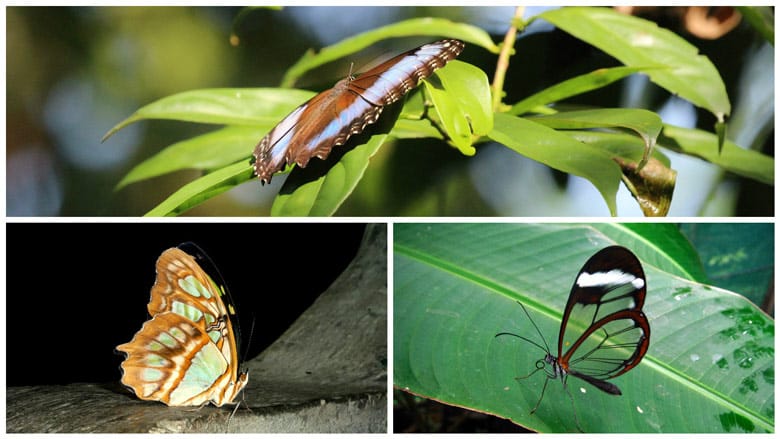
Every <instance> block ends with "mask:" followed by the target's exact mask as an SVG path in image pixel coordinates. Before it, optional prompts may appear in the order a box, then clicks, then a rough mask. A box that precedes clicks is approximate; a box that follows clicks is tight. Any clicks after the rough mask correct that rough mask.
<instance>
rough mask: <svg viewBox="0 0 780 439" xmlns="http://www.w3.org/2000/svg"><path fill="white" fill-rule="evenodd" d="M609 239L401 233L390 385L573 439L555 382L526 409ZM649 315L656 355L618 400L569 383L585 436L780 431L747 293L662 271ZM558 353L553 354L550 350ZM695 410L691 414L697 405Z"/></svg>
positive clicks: (565, 233)
mask: <svg viewBox="0 0 780 439" xmlns="http://www.w3.org/2000/svg"><path fill="white" fill-rule="evenodd" d="M616 243H617V244H624V243H623V242H621V241H617V242H615V241H613V240H611V239H609V238H607V237H605V236H604V235H603V234H601V233H600V232H599V231H597V230H595V229H593V228H591V227H587V226H580V225H571V224H569V225H566V224H561V225H556V224H542V225H532V224H506V223H505V224H487V223H472V224H454V223H449V224H446V223H445V224H396V225H395V226H394V264H393V266H394V274H393V284H394V287H395V289H394V292H393V299H394V307H393V339H394V340H393V366H394V373H393V380H394V385H395V387H396V388H399V389H402V390H406V391H408V392H411V393H414V394H417V395H421V396H424V397H426V398H432V399H436V400H438V401H441V402H445V403H447V404H452V405H457V406H461V407H467V408H470V409H473V410H476V411H479V412H484V413H491V414H495V415H497V416H499V417H503V418H508V419H510V420H512V421H513V422H516V423H518V424H521V425H524V426H526V427H528V428H531V429H533V430H537V431H543V432H572V431H576V424H575V422H574V417H573V416H574V415H573V408H572V403H571V401H570V400H569V397H568V396H567V395H566V393H564V391H563V387H562V386H561V384H560V382H559V381H558V380H552V381H551V382H550V383H549V384H548V385H547V388H546V391H545V394H544V399H543V400H542V402H541V404H540V405H539V409H538V410H537V411H536V412H535V413H534V414H530V411H531V409H532V408H533V406H534V404H536V402H537V400H538V398H539V395H540V393H541V390H542V385H543V382H544V381H545V377H544V375H543V374H541V373H537V374H535V375H533V376H531V377H529V378H526V379H520V380H516V379H515V378H516V377H520V376H523V375H526V374H528V373H530V372H531V371H533V370H534V365H535V363H536V361H538V360H540V359H541V358H543V356H544V352H543V351H541V350H540V349H537V348H536V347H534V346H533V345H530V344H528V343H524V342H523V341H522V340H518V339H516V338H514V337H495V335H496V334H498V333H500V332H512V333H515V334H521V335H523V336H525V337H528V338H530V339H532V340H534V341H537V342H538V343H540V344H541V340H540V338H539V335H538V334H537V333H536V331H535V330H534V328H533V326H531V324H530V322H529V321H528V319H527V317H526V316H525V315H524V314H523V312H522V310H521V309H520V306H519V305H517V303H516V301H517V300H520V301H522V302H523V303H524V305H525V306H526V308H527V309H528V312H529V313H530V314H531V316H532V318H533V319H534V321H535V322H536V325H538V327H539V330H540V331H541V333H542V334H543V336H544V338H545V339H546V340H547V343H548V344H550V345H551V348H553V349H554V350H555V351H557V349H556V346H557V343H556V340H557V334H558V329H559V325H560V322H561V318H562V315H561V314H562V310H563V308H564V305H565V303H566V300H567V297H568V294H569V291H570V289H571V285H572V283H573V281H574V277H575V276H576V274H577V272H578V270H579V269H580V268H581V267H582V264H583V263H584V262H585V261H586V260H587V259H588V257H590V256H591V255H592V254H593V253H595V252H596V251H597V250H598V249H601V248H603V247H605V246H608V245H612V244H616ZM642 259H643V261H644V264H643V265H644V269H645V273H646V275H647V286H648V290H647V299H646V302H645V306H644V308H643V309H644V311H645V314H646V315H647V317H648V319H649V321H650V326H651V335H650V348H649V350H648V352H647V355H646V356H645V357H644V359H643V360H642V362H641V363H640V364H639V365H638V366H637V367H635V368H634V369H632V370H631V371H629V372H628V373H627V374H625V375H623V376H620V377H617V378H615V379H614V380H612V382H613V383H615V384H616V385H618V386H619V387H620V389H621V390H622V393H623V394H622V395H621V396H615V395H609V394H606V393H604V392H601V391H599V390H597V389H596V388H594V387H592V386H590V385H589V384H587V383H585V382H584V381H582V380H579V379H577V378H576V377H573V376H570V377H569V379H568V386H569V389H570V391H571V394H572V397H573V400H574V405H575V406H576V411H577V416H578V418H579V420H580V423H581V424H582V426H583V428H584V430H585V431H586V432H592V433H598V432H616V433H617V432H620V433H640V432H664V433H683V432H696V433H714V432H737V433H744V432H773V431H774V321H773V320H772V319H771V318H769V317H768V316H766V315H765V314H763V313H762V312H761V311H760V310H758V309H756V308H755V307H754V306H753V305H752V304H750V303H749V302H748V301H747V300H745V299H744V298H742V297H740V296H738V295H735V294H733V293H731V292H728V291H724V290H719V289H716V288H712V287H710V286H707V285H703V284H699V283H695V282H691V281H688V280H685V279H681V278H680V277H678V276H676V275H673V274H669V273H667V272H665V271H663V270H660V269H658V268H656V267H653V266H652V265H650V264H649V263H647V261H645V260H644V259H645V256H642ZM553 354H554V355H558V353H557V352H554V353H553ZM681 407H682V408H686V407H688V408H695V415H693V416H692V415H691V414H692V413H693V412H691V410H685V409H681Z"/></svg>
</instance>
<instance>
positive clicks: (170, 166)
mask: <svg viewBox="0 0 780 439" xmlns="http://www.w3.org/2000/svg"><path fill="white" fill-rule="evenodd" d="M270 128H271V127H263V128H254V127H244V126H229V127H225V128H221V129H219V130H216V131H213V132H211V133H207V134H203V135H201V136H197V137H193V138H191V139H187V140H183V141H181V142H176V143H174V144H173V145H171V146H169V147H167V148H165V149H163V150H162V151H160V152H158V153H157V154H155V155H153V156H152V157H149V158H148V159H146V160H144V161H143V162H141V163H140V164H138V165H137V166H135V167H134V168H133V169H131V170H130V172H128V173H127V175H125V177H124V178H123V179H122V181H120V182H119V183H118V184H117V187H116V189H117V190H119V189H121V188H123V187H125V186H127V185H128V184H131V183H136V182H138V181H142V180H146V179H148V178H152V177H157V176H159V175H163V174H167V173H170V172H174V171H179V170H182V169H200V170H204V171H209V170H213V169H217V168H220V167H223V166H226V165H229V164H231V163H235V162H237V161H239V160H241V159H244V158H247V159H248V158H249V156H250V155H251V154H252V146H253V145H254V144H256V143H257V142H258V141H259V140H260V139H261V138H262V137H263V135H264V134H265V133H266V132H267V131H268V130H269V129H270Z"/></svg>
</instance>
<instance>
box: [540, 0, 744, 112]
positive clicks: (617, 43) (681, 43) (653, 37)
mask: <svg viewBox="0 0 780 439" xmlns="http://www.w3.org/2000/svg"><path fill="white" fill-rule="evenodd" d="M539 17H540V18H543V19H545V20H547V21H549V22H551V23H553V24H554V25H555V26H557V27H558V28H560V29H561V30H563V31H565V32H568V33H570V34H572V35H574V36H575V37H577V38H579V39H581V40H583V41H585V42H587V43H589V44H591V45H593V46H595V47H598V48H599V49H601V50H603V51H604V52H606V53H608V54H610V55H612V56H613V57H615V58H617V59H618V60H619V61H620V62H622V63H623V64H625V65H626V66H630V67H638V66H651V65H652V66H658V65H665V66H668V67H670V68H669V69H653V70H647V71H646V72H645V73H647V75H648V76H649V77H650V80H651V81H653V82H654V83H656V84H658V85H660V86H661V87H663V88H665V89H667V90H668V91H669V92H671V93H673V94H676V95H679V96H680V97H682V98H683V99H687V100H688V101H690V102H692V103H693V104H694V105H696V106H699V107H702V108H704V109H707V110H709V111H710V112H712V113H713V114H715V116H716V117H717V118H718V120H723V118H724V117H725V116H727V115H728V114H729V113H730V112H731V104H730V103H729V98H728V95H727V94H726V86H725V84H724V83H723V79H721V77H720V74H719V73H718V70H717V69H716V68H715V66H714V65H713V64H712V62H710V60H709V59H708V58H707V57H705V56H703V55H699V50H698V49H697V48H696V47H695V46H693V45H691V44H690V43H688V42H687V41H685V40H684V39H683V38H682V37H680V36H679V35H677V34H675V33H674V32H671V31H669V30H667V29H662V28H659V27H658V25H656V24H655V23H653V22H651V21H647V20H643V19H641V18H637V17H632V16H629V15H623V14H619V13H617V12H615V11H614V10H612V9H608V8H579V7H577V8H561V9H555V10H551V11H546V12H544V13H543V14H541V15H540V16H539Z"/></svg>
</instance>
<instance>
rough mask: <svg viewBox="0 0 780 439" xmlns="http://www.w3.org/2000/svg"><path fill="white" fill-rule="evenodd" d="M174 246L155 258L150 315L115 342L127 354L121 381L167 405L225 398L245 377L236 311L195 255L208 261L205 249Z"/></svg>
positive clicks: (235, 391) (231, 396)
mask: <svg viewBox="0 0 780 439" xmlns="http://www.w3.org/2000/svg"><path fill="white" fill-rule="evenodd" d="M179 247H180V248H170V249H168V250H165V251H164V252H163V253H162V254H161V255H160V257H159V259H157V279H156V280H155V283H154V286H153V287H152V293H151V300H150V302H149V305H148V306H147V308H148V310H149V314H150V315H151V317H152V318H151V320H148V321H147V322H146V323H144V325H143V327H141V330H140V331H138V332H137V333H136V334H135V336H134V337H133V339H132V340H131V341H130V342H129V343H125V344H121V345H119V346H117V347H116V349H117V350H118V351H121V352H124V353H125V354H126V358H125V360H124V361H123V362H122V384H124V385H125V386H127V387H129V388H130V389H132V390H133V392H135V394H136V395H137V396H138V397H139V398H140V399H143V400H149V401H160V402H163V403H165V404H167V405H169V406H195V405H204V404H206V403H209V402H211V403H212V404H214V405H216V406H222V405H223V404H230V403H232V402H233V400H234V399H235V397H236V395H238V393H239V392H240V391H241V390H242V389H243V388H244V386H246V384H247V381H248V380H249V375H248V373H247V372H241V373H239V371H238V352H237V348H236V337H235V334H234V332H233V326H232V324H231V322H230V315H233V314H235V311H234V309H233V307H232V306H231V305H230V304H229V303H228V306H227V307H226V306H225V302H224V301H223V296H224V295H225V294H226V293H225V290H224V289H223V288H222V287H220V286H218V285H217V284H216V283H215V282H214V281H213V280H212V278H211V277H210V276H209V275H208V274H206V272H205V271H204V270H203V268H201V266H200V265H199V264H198V262H197V261H196V258H200V259H201V260H203V261H207V262H208V261H209V259H208V258H207V257H206V256H205V253H203V251H202V250H200V248H198V247H197V246H196V245H194V244H192V243H186V244H183V245H181V246H179ZM182 249H186V250H187V252H185V251H184V250H182Z"/></svg>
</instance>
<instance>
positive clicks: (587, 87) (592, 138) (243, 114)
mask: <svg viewBox="0 0 780 439" xmlns="http://www.w3.org/2000/svg"><path fill="white" fill-rule="evenodd" d="M535 20H546V21H548V22H550V23H553V24H554V25H555V26H556V27H557V28H559V29H561V30H562V31H565V32H567V33H569V34H571V35H573V36H574V37H576V38H579V39H581V40H582V41H584V42H587V43H588V44H590V45H592V46H594V47H596V48H598V49H600V50H602V51H604V52H605V53H607V54H609V55H611V56H613V57H614V58H616V59H617V60H619V61H620V62H621V63H622V64H623V66H619V67H611V68H601V69H597V70H595V71H593V72H591V73H588V74H585V75H581V76H577V77H574V78H570V79H568V80H565V81H563V82H561V83H558V84H553V85H551V86H549V87H548V88H546V89H545V90H542V91H540V92H538V93H535V94H533V95H532V96H529V97H527V98H525V99H523V100H521V101H519V102H515V103H513V104H511V105H506V104H501V105H497V106H496V105H495V104H494V103H492V102H497V101H494V99H493V98H494V97H495V96H496V95H498V96H503V94H504V90H502V89H499V90H491V88H490V85H489V84H488V79H487V75H486V74H485V73H484V72H483V71H482V70H481V69H479V68H476V67H475V66H472V65H470V64H466V63H463V62H457V61H453V62H451V63H449V64H448V65H447V66H445V67H444V68H442V69H440V70H438V71H437V72H436V74H435V77H434V78H429V80H427V81H424V83H425V86H424V87H420V88H421V89H422V92H421V93H418V94H417V95H412V96H411V97H410V98H409V99H407V101H406V104H405V106H404V109H403V111H401V112H400V113H401V116H400V118H399V119H398V121H397V123H396V124H395V126H394V127H393V128H391V129H387V130H385V131H384V132H381V131H380V128H379V127H375V128H372V129H371V130H370V133H372V134H374V135H373V136H363V137H361V138H360V139H362V142H364V143H363V144H358V143H357V142H358V141H357V140H355V139H353V141H350V142H349V143H348V145H345V146H342V147H339V148H337V149H345V150H346V151H345V153H344V154H342V155H341V159H340V162H339V163H337V162H336V159H335V158H334V157H329V158H328V159H327V163H328V164H329V165H328V166H329V167H328V168H326V169H321V168H320V167H318V170H317V171H316V172H315V171H311V170H310V169H306V170H300V169H294V170H293V171H292V173H293V175H295V174H297V173H301V172H303V173H305V174H306V176H305V178H304V180H306V181H308V183H307V184H301V183H300V181H299V180H298V179H290V181H289V182H286V183H285V185H284V187H282V189H281V190H280V194H279V195H278V196H277V198H276V201H275V203H274V206H273V207H272V214H274V215H291V216H304V215H333V214H336V213H337V212H338V209H339V207H340V206H342V204H343V203H344V202H345V200H347V199H348V198H349V196H350V195H351V194H352V192H353V191H354V189H355V187H357V185H358V183H359V182H360V181H361V180H362V179H363V177H364V176H365V174H366V171H367V170H368V169H369V164H370V162H371V159H372V158H373V157H374V156H375V155H376V154H377V153H378V152H379V150H380V149H381V147H382V145H383V144H384V143H386V142H387V141H389V140H392V139H401V138H427V139H438V140H443V141H446V142H448V143H449V144H450V145H451V146H452V147H454V148H456V149H457V150H458V151H460V153H461V154H463V155H465V156H471V155H473V154H474V153H475V151H476V150H475V147H478V146H479V145H481V144H484V143H485V142H487V141H491V140H492V141H495V142H498V143H500V144H502V145H504V146H505V147H507V148H509V149H511V150H513V151H515V152H517V153H518V154H521V155H523V156H526V157H529V158H531V159H533V160H536V161H539V162H541V163H544V164H545V165H547V166H549V167H551V168H554V169H556V170H559V171H562V172H565V173H568V174H572V175H577V176H581V177H584V178H586V179H587V180H588V181H590V183H592V184H593V185H594V186H595V187H596V189H598V191H599V193H600V194H601V196H602V197H603V199H604V202H605V203H606V205H607V206H608V207H609V211H610V212H611V214H612V215H617V213H618V212H617V206H616V201H615V200H616V193H617V190H618V187H619V185H620V182H621V181H622V182H623V184H625V185H626V187H627V188H628V189H629V190H630V191H631V193H632V195H633V196H634V197H635V198H636V200H637V202H638V203H639V205H640V206H641V207H642V209H643V212H644V213H645V214H646V215H654V216H662V215H665V214H666V213H667V212H668V208H669V204H670V202H671V199H672V196H673V193H674V189H675V183H676V177H677V171H675V170H674V169H673V168H672V167H671V164H670V160H669V158H668V157H667V156H666V155H665V154H664V151H665V150H669V151H675V152H680V153H682V154H686V155H690V156H694V157H697V158H700V159H702V160H706V161H708V162H710V163H712V164H714V165H716V166H718V167H720V168H721V169H723V170H724V171H728V172H731V173H734V174H737V175H739V176H742V177H745V178H749V179H754V180H757V181H759V182H762V183H765V184H769V185H773V184H774V160H773V159H772V158H771V157H768V156H765V155H763V154H761V153H759V152H755V151H751V150H746V149H743V148H741V147H740V146H738V145H736V144H734V143H732V142H729V141H725V140H724V139H723V136H722V134H723V132H724V129H725V120H726V117H727V116H728V115H729V113H730V111H731V104H730V102H729V98H728V96H727V94H726V88H725V85H724V83H723V80H722V79H721V76H720V74H719V72H718V71H717V70H716V69H715V67H714V65H713V64H712V63H711V62H710V60H709V59H708V58H706V57H705V56H703V55H700V54H698V49H697V48H696V47H694V46H692V45H691V44H690V43H688V42H686V41H685V40H684V39H683V38H681V37H680V36H678V35H676V34H674V33H673V32H670V31H668V30H666V29H663V28H659V27H658V26H657V25H656V24H654V23H652V22H649V21H646V20H643V19H640V18H636V17H631V16H625V15H621V14H618V13H616V12H614V11H612V10H610V9H606V8H579V7H575V8H562V9H557V10H550V11H547V12H544V13H543V14H541V15H539V16H537V17H533V18H532V19H530V20H529V21H528V22H518V21H515V22H514V25H515V26H516V28H517V29H520V30H522V29H524V28H525V27H526V26H527V25H528V24H530V23H531V22H533V21H535ZM411 35H439V36H446V37H449V38H458V39H461V40H463V41H465V42H466V43H467V45H472V46H477V47H481V48H483V49H485V50H487V51H489V52H490V53H495V54H498V57H499V62H498V63H497V65H498V66H499V67H498V69H499V71H500V70H501V69H502V68H503V69H506V68H507V67H506V66H508V65H509V57H510V56H511V49H512V48H511V47H499V46H496V45H495V44H493V42H492V41H491V39H490V38H489V36H488V35H487V34H486V33H485V32H484V31H482V30H481V29H479V28H476V27H474V26H471V25H468V24H464V23H456V22H452V21H449V20H445V19H437V18H427V19H411V20H406V21H402V22H398V23H395V24H393V25H389V26H384V27H381V28H378V29H374V30H372V31H369V32H365V33H363V34H359V35H356V36H354V37H351V38H348V39H346V40H344V41H342V42H340V43H336V44H334V45H332V46H329V47H326V48H323V49H322V50H320V51H319V52H317V53H313V52H308V53H306V54H304V56H303V57H302V58H301V59H300V60H299V61H298V62H297V63H296V64H295V65H293V66H292V67H291V68H290V69H289V70H288V71H287V73H286V74H285V77H284V80H283V85H284V86H290V85H292V84H293V83H294V82H295V81H296V79H297V78H300V76H301V75H303V74H304V73H306V72H308V71H311V70H312V69H314V68H316V67H318V66H320V65H322V64H324V63H326V62H329V61H332V60H334V59H339V58H343V57H346V56H349V55H350V54H353V53H355V52H357V51H359V50H361V49H364V48H366V47H368V46H370V45H371V44H374V43H375V42H377V41H379V40H382V39H385V38H393V37H401V36H411ZM502 66H503V67H502ZM636 73H641V74H645V75H647V76H648V77H649V79H650V81H652V82H653V83H655V84H656V85H658V86H659V87H661V88H663V89H665V90H667V91H668V92H669V93H671V94H675V95H677V96H679V97H680V98H682V99H685V100H687V101H689V102H691V103H693V104H694V105H696V106H698V107H699V108H701V109H703V110H706V111H708V112H710V113H711V114H712V115H713V117H714V118H715V119H716V120H717V123H716V126H714V127H713V132H705V131H701V130H695V129H687V128H681V127H675V126H671V125H667V124H664V123H663V122H662V120H661V118H660V116H659V115H658V114H656V113H653V112H651V111H647V110H642V109H629V108H591V109H586V110H578V111H563V110H561V111H558V110H556V109H555V108H556V107H555V104H556V103H559V102H560V101H562V100H564V99H567V98H570V97H573V96H577V95H580V94H583V93H586V92H589V91H592V90H597V89H600V88H603V87H606V86H607V85H609V84H611V83H613V82H615V81H617V80H619V79H621V78H624V77H626V76H627V75H630V74H636ZM495 85H496V84H494V86H495ZM491 93H492V96H491ZM421 94H423V95H425V97H426V98H425V99H424V100H421V99H419V98H418V97H417V96H419V95H421ZM311 96H312V93H311V92H308V91H302V90H295V89H286V88H276V89H274V88H270V89H269V88H266V89H212V90H196V91H191V92H185V93H181V94H177V95H173V96H169V97H166V98H163V99H160V100H159V101H156V102H154V103H151V104H149V105H147V106H145V107H143V108H141V109H139V110H138V111H137V112H136V113H134V114H133V115H132V116H131V117H129V118H128V119H126V120H124V121H122V122H121V123H119V124H118V125H117V126H116V127H114V128H113V129H112V130H111V131H109V132H108V133H107V135H106V138H108V137H109V136H111V135H112V134H113V133H115V132H116V131H117V130H119V129H121V128H122V127H124V126H126V125H128V124H130V123H133V122H136V121H139V120H143V119H174V120H182V121H189V122H198V123H210V124H218V125H224V127H223V128H220V129H217V130H215V131H213V132H210V133H207V134H203V135H201V136H198V137H194V138H191V139H187V140H183V141H181V142H177V143H175V144H173V145H171V146H169V147H168V148H166V149H164V150H163V151H161V152H160V153H159V154H158V155H156V156H154V157H151V158H149V159H148V160H146V161H144V162H143V163H141V164H139V165H138V166H136V167H135V168H134V169H133V170H131V171H130V172H129V173H128V174H127V176H125V178H124V179H122V181H121V182H120V183H119V185H118V186H117V188H118V189H119V188H122V187H124V186H126V185H128V184H131V183H134V182H137V181H140V180H143V179H148V178H151V177H155V176H158V175H162V174H165V173H169V172H173V171H176V170H179V169H182V168H184V167H188V168H193V169H198V170H201V171H203V172H205V173H206V174H205V175H204V176H203V177H201V178H200V179H199V180H196V181H194V182H192V183H191V184H187V185H185V186H183V187H182V188H181V189H179V190H178V191H177V192H175V193H174V194H172V195H170V196H169V197H168V199H167V200H165V201H164V202H163V203H161V204H160V205H158V206H157V207H155V208H154V209H152V210H151V211H150V212H148V215H178V214H181V213H183V212H184V211H186V210H187V209H189V208H192V207H194V206H196V205H197V204H199V203H202V202H203V201H205V200H207V199H208V198H210V197H212V196H214V195H216V194H219V193H222V192H224V191H227V190H230V189H232V188H233V187H235V186H238V185H240V184H243V183H246V182H247V181H250V180H252V178H253V177H252V175H251V173H249V172H247V169H248V168H249V163H250V157H251V152H252V149H253V147H254V145H255V144H256V143H257V142H258V141H259V140H260V138H261V137H262V136H263V134H264V133H265V132H267V131H268V130H270V129H271V128H272V127H273V126H274V124H275V123H276V122H278V121H279V120H281V119H282V118H283V117H284V116H286V115H287V114H288V113H289V112H290V111H291V110H292V109H294V108H295V107H297V106H298V105H300V104H301V102H303V101H305V100H306V99H308V98H310V97H311ZM316 161H317V160H314V162H316ZM239 164H241V165H240V166H239ZM431 166H436V165H435V163H434V164H431ZM311 167H312V166H311V164H310V166H309V168H311ZM287 171H289V169H288V170H287ZM212 173H219V175H218V176H216V177H215V176H213V175H212ZM201 180H202V181H201Z"/></svg>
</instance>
